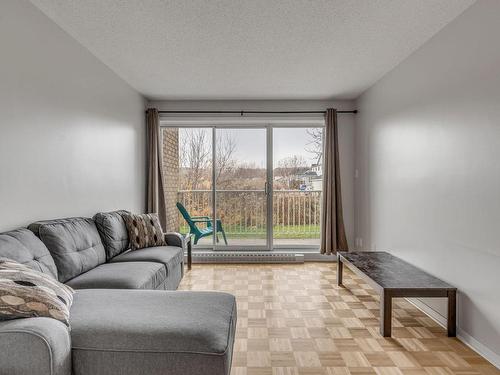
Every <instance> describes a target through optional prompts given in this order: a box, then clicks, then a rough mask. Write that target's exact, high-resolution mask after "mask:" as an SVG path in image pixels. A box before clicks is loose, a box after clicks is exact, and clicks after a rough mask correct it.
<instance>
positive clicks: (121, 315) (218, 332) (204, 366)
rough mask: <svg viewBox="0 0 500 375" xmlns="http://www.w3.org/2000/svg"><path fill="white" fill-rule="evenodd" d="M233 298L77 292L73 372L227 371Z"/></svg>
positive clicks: (186, 373) (73, 316) (205, 294)
mask: <svg viewBox="0 0 500 375" xmlns="http://www.w3.org/2000/svg"><path fill="white" fill-rule="evenodd" d="M235 325H236V303H235V298H234V297H233V296H232V295H230V294H227V293H218V292H180V291H177V292H170V291H142V290H119V291H118V290H114V291H110V290H94V291H89V290H79V291H77V292H76V294H75V300H74V303H73V307H72V309H71V326H72V332H71V342H72V347H73V368H74V371H75V374H77V375H78V374H95V375H100V374H124V375H128V374H139V373H143V374H150V375H156V374H158V375H159V374H183V375H190V374H214V375H216V374H228V373H229V370H230V368H231V353H232V346H233V343H234V335H235Z"/></svg>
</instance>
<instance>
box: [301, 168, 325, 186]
mask: <svg viewBox="0 0 500 375" xmlns="http://www.w3.org/2000/svg"><path fill="white" fill-rule="evenodd" d="M298 178H299V179H300V180H301V185H300V190H305V191H311V190H321V189H322V181H323V169H322V167H321V164H312V165H311V168H310V169H308V170H307V171H305V172H304V173H301V174H300V175H299V176H298Z"/></svg>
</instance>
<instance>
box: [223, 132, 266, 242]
mask: <svg viewBox="0 0 500 375" xmlns="http://www.w3.org/2000/svg"><path fill="white" fill-rule="evenodd" d="M214 130H215V134H214V137H215V145H216V147H215V150H214V160H215V168H214V176H213V179H214V181H215V189H214V194H215V213H214V216H215V217H216V219H217V220H216V227H217V230H218V233H217V235H216V237H215V241H216V243H215V246H216V249H235V250H237V249H241V248H245V249H262V250H264V249H268V248H269V240H268V224H267V223H268V220H267V216H268V212H267V207H268V202H267V201H268V189H267V186H268V183H267V179H268V173H267V129H266V128H257V129H256V128H227V127H224V128H215V129H214Z"/></svg>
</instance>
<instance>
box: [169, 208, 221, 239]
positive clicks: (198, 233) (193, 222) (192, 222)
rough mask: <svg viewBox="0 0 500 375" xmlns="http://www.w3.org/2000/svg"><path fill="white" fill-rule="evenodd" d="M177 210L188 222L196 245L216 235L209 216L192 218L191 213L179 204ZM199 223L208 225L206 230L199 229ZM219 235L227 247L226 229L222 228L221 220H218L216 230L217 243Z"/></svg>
mask: <svg viewBox="0 0 500 375" xmlns="http://www.w3.org/2000/svg"><path fill="white" fill-rule="evenodd" d="M176 206H177V209H178V210H179V211H180V213H181V215H182V217H183V218H184V220H186V223H188V225H189V233H191V234H193V235H194V244H195V245H196V244H197V243H198V241H199V240H200V239H201V238H203V237H207V236H211V235H212V234H214V228H213V225H212V223H213V220H212V219H211V218H210V217H208V216H191V215H189V212H187V210H186V208H185V207H184V206H183V205H182V203H180V202H177V205H176ZM198 223H206V225H207V226H206V227H205V228H198V226H197V224H198ZM217 233H222V237H223V238H224V242H225V243H226V245H227V238H226V233H225V232H224V228H222V222H221V221H220V219H217V220H216V230H215V238H216V240H217V242H219V237H218V236H217Z"/></svg>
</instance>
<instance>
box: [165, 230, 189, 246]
mask: <svg viewBox="0 0 500 375" xmlns="http://www.w3.org/2000/svg"><path fill="white" fill-rule="evenodd" d="M165 242H166V243H167V245H168V246H177V247H181V248H182V250H185V238H184V236H183V235H182V234H180V233H176V232H169V233H165Z"/></svg>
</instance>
